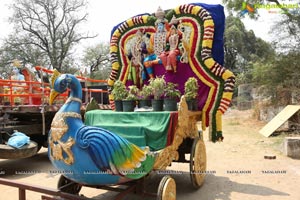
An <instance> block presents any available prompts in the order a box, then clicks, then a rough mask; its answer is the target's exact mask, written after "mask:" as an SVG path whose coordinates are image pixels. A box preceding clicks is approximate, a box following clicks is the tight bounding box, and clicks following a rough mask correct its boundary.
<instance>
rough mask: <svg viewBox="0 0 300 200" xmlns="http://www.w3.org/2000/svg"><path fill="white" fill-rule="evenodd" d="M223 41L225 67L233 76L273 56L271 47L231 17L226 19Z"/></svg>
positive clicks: (238, 20) (237, 18)
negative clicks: (252, 64)
mask: <svg viewBox="0 0 300 200" xmlns="http://www.w3.org/2000/svg"><path fill="white" fill-rule="evenodd" d="M224 41H225V43H224V49H225V66H226V67H227V68H228V69H230V70H232V71H233V72H234V73H235V74H240V73H245V72H247V71H249V70H250V68H251V64H250V63H254V62H256V61H258V60H269V59H270V58H271V57H273V56H274V49H273V48H272V46H271V45H270V44H269V43H267V42H265V41H264V40H262V39H261V38H257V37H256V36H255V34H254V32H253V31H252V30H250V31H247V30H246V28H245V26H244V24H243V22H242V21H241V19H240V18H239V17H234V16H233V15H229V16H228V17H227V18H226V27H225V34H224Z"/></svg>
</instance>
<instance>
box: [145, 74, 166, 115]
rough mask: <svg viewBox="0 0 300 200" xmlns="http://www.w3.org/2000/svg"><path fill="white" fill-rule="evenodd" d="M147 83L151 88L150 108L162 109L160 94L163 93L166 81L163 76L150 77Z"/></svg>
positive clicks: (162, 103)
mask: <svg viewBox="0 0 300 200" xmlns="http://www.w3.org/2000/svg"><path fill="white" fill-rule="evenodd" d="M149 85H150V87H151V88H152V94H153V98H154V99H152V108H153V111H162V110H163V105H164V101H163V99H162V96H163V94H164V88H165V86H166V81H165V78H164V76H161V77H156V78H152V79H150V80H149Z"/></svg>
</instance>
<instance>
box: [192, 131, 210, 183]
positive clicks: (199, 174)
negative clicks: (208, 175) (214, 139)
mask: <svg viewBox="0 0 300 200" xmlns="http://www.w3.org/2000/svg"><path fill="white" fill-rule="evenodd" d="M190 156H191V157H190V176H191V181H192V184H193V186H194V188H196V189H198V188H200V187H201V186H202V184H203V182H204V178H205V171H206V148H205V144H204V142H203V140H201V139H200V138H198V137H197V138H195V139H194V142H193V146H192V149H191V154H190Z"/></svg>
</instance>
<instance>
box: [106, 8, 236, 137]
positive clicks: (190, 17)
mask: <svg viewBox="0 0 300 200" xmlns="http://www.w3.org/2000/svg"><path fill="white" fill-rule="evenodd" d="M173 16H175V17H176V18H177V19H178V20H179V21H180V24H181V26H183V27H185V30H189V31H190V32H188V38H189V40H188V43H187V44H186V47H187V49H188V57H187V58H188V63H181V62H178V72H177V73H166V72H165V70H164V69H163V67H162V66H161V65H159V64H157V65H155V66H154V72H155V75H156V76H160V75H165V77H166V81H171V82H175V83H178V84H179V90H180V91H181V92H182V93H183V90H184V83H185V81H186V80H187V78H188V77H191V76H193V77H195V78H197V80H198V83H199V85H200V89H199V96H200V98H199V102H198V108H199V109H200V110H201V111H202V129H203V130H205V129H206V127H210V129H209V133H210V134H209V135H210V140H212V141H214V142H215V141H219V140H222V139H223V136H222V114H224V112H225V111H226V110H227V109H228V107H229V105H230V102H231V99H232V94H233V89H234V84H235V76H234V75H233V73H232V72H231V71H229V70H228V69H226V68H225V67H223V66H222V64H223V59H224V51H223V32H224V23H225V22H224V21H225V20H224V19H225V16H224V10H223V7H222V6H221V5H207V4H185V5H180V6H178V7H176V8H174V9H171V10H169V11H168V12H167V13H166V14H165V18H166V19H167V20H168V21H170V20H171V18H172V17H173ZM156 20H157V19H156V17H155V16H154V15H153V14H142V15H137V16H134V17H132V18H130V19H128V20H126V21H124V22H122V23H120V24H118V25H117V26H115V28H114V29H113V31H112V35H111V42H110V55H111V62H112V72H111V74H110V78H109V81H108V85H109V86H110V87H111V88H112V87H113V85H114V82H115V81H116V80H117V79H119V80H121V81H123V83H124V84H127V82H128V80H127V78H128V72H129V59H128V57H127V52H126V45H127V44H128V43H129V42H130V40H132V38H133V37H134V35H135V34H136V32H137V31H138V30H143V32H144V33H145V34H152V33H154V32H155V31H156V30H155V21H156ZM110 100H111V101H112V100H113V97H112V96H110Z"/></svg>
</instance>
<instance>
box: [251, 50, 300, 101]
mask: <svg viewBox="0 0 300 200" xmlns="http://www.w3.org/2000/svg"><path fill="white" fill-rule="evenodd" d="M299 63H300V52H290V53H288V54H286V55H285V54H280V55H278V56H277V59H274V60H273V61H272V62H266V63H255V65H254V67H253V73H252V74H253V83H255V85H256V86H257V87H259V86H264V91H265V92H266V93H267V94H268V95H270V96H271V97H272V100H273V102H274V103H277V102H282V101H285V102H287V101H289V99H282V98H290V97H289V95H284V96H282V95H281V96H279V94H278V91H279V90H285V91H286V92H289V93H294V94H295V93H296V94H298V93H299V92H300V82H299V77H300V65H299ZM280 88H281V89H280ZM280 93H281V94H282V92H280Z"/></svg>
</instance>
